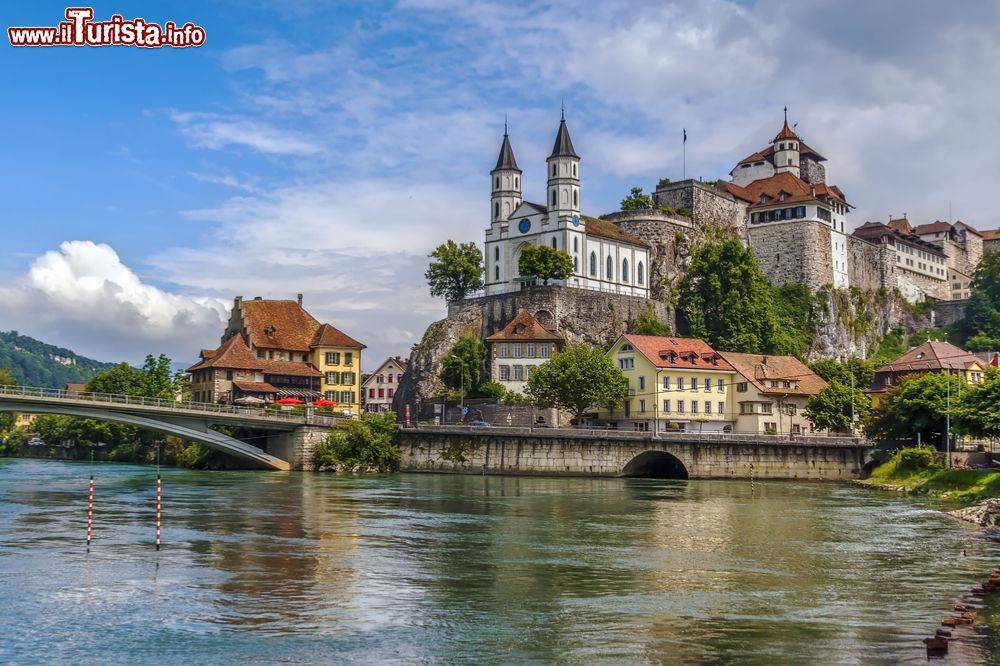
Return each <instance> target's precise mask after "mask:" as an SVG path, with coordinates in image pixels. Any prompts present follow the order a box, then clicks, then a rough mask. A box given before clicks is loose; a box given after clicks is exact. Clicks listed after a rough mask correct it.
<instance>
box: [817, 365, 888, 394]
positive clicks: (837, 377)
mask: <svg viewBox="0 0 1000 666" xmlns="http://www.w3.org/2000/svg"><path fill="white" fill-rule="evenodd" d="M809 369H810V370H812V371H813V372H815V373H816V374H817V375H819V376H820V377H822V378H823V379H824V380H825V381H827V382H840V383H841V384H843V385H844V386H847V387H850V386H851V375H854V388H855V389H858V390H864V389H866V388H868V387H869V386H871V385H872V382H873V381H874V380H875V364H874V363H872V362H871V361H868V360H865V359H863V358H851V359H848V360H847V361H846V362H843V363H841V362H840V361H836V360H834V359H823V360H821V361H814V362H812V363H810V364H809Z"/></svg>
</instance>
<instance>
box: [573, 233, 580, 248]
mask: <svg viewBox="0 0 1000 666" xmlns="http://www.w3.org/2000/svg"><path fill="white" fill-rule="evenodd" d="M573 251H574V252H579V251H580V239H579V238H577V237H576V236H574V237H573Z"/></svg>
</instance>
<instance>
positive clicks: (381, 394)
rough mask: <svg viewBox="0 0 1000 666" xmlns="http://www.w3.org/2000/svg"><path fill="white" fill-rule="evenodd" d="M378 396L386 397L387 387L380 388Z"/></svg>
mask: <svg viewBox="0 0 1000 666" xmlns="http://www.w3.org/2000/svg"><path fill="white" fill-rule="evenodd" d="M378 397H380V398H384V397H385V389H384V388H380V389H379V390H378Z"/></svg>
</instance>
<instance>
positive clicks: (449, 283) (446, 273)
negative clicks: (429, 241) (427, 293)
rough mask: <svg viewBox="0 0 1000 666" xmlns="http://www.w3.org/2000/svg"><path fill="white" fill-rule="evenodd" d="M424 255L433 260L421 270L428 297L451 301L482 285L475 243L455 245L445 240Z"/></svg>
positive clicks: (459, 298) (478, 252)
mask: <svg viewBox="0 0 1000 666" xmlns="http://www.w3.org/2000/svg"><path fill="white" fill-rule="evenodd" d="M428 256H430V257H431V258H432V259H434V261H432V262H431V263H430V266H428V268H427V272H426V273H424V277H425V278H427V284H428V285H429V286H430V288H431V296H443V297H444V298H445V300H446V301H448V302H449V303H453V302H455V301H460V300H462V299H463V298H465V297H466V295H467V294H468V293H469V292H471V291H475V290H476V289H481V288H482V286H483V253H482V252H480V251H479V248H478V247H477V246H476V244H475V243H462V244H461V245H459V244H457V243H455V241H453V240H449V241H448V242H447V243H444V244H442V245H439V246H438V248H437V249H436V250H434V251H433V252H431V253H430V255H428Z"/></svg>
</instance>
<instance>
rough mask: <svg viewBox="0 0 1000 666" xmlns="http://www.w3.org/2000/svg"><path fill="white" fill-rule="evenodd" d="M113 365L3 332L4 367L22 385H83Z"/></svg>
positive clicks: (0, 365)
mask: <svg viewBox="0 0 1000 666" xmlns="http://www.w3.org/2000/svg"><path fill="white" fill-rule="evenodd" d="M113 366H114V364H113V363H101V362H100V361H95V360H93V359H90V358H86V357H84V356H79V355H78V354H74V353H73V352H71V351H70V350H68V349H63V348H62V347H54V346H52V345H48V344H45V343H44V342H40V341H38V340H35V339H34V338H29V337H27V336H24V335H20V334H18V332H17V331H0V368H7V369H9V370H10V371H11V373H12V374H13V375H14V379H16V380H17V383H18V384H20V385H21V386H41V387H46V388H65V386H66V384H83V383H85V382H86V381H87V380H88V379H90V378H91V377H93V376H94V375H95V374H97V373H98V372H101V371H102V370H107V369H109V368H111V367H113Z"/></svg>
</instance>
